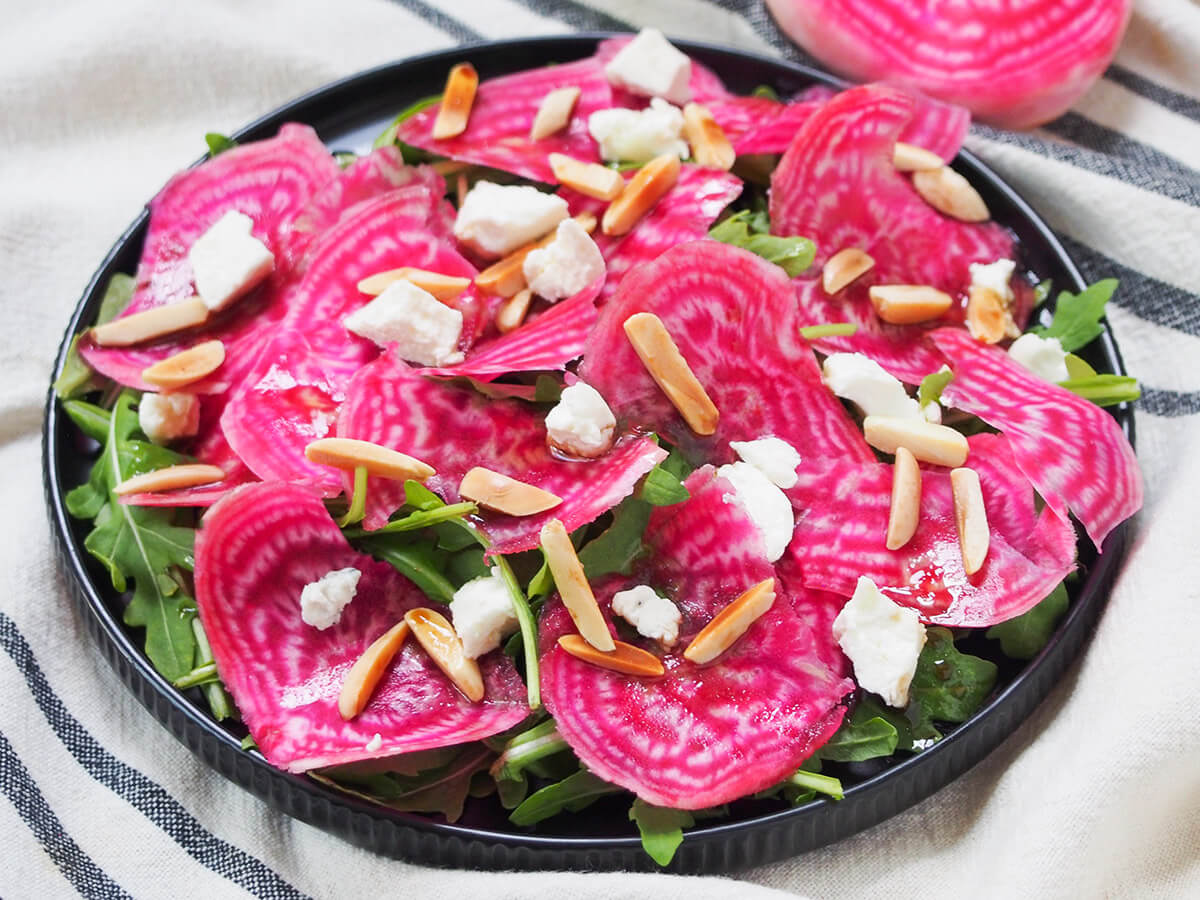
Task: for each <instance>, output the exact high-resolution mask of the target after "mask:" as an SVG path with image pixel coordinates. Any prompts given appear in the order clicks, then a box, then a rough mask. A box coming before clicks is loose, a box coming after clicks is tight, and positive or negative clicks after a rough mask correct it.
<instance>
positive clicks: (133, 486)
mask: <svg viewBox="0 0 1200 900" xmlns="http://www.w3.org/2000/svg"><path fill="white" fill-rule="evenodd" d="M224 477H225V473H224V472H223V471H221V469H219V468H217V467H216V466H208V465H204V464H202V463H185V464H184V465H179V466H167V467H166V468H165V469H155V470H154V471H153V472H145V473H143V474H141V475H134V476H133V477H132V478H126V479H125V480H124V481H122V482H121V483H120V484H118V485H117V486H116V487H115V488H113V493H114V494H117V495H119V496H124V495H125V494H142V493H157V492H158V491H177V490H179V489H180V488H190V487H198V486H199V485H202V484H212V483H214V482H217V481H220V480H221V479H222V478H224Z"/></svg>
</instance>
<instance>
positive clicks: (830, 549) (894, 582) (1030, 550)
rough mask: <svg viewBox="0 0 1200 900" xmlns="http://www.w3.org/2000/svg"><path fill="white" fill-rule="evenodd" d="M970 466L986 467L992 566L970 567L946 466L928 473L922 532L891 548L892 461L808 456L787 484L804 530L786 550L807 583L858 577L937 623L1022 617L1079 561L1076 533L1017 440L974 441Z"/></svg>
mask: <svg viewBox="0 0 1200 900" xmlns="http://www.w3.org/2000/svg"><path fill="white" fill-rule="evenodd" d="M969 443H970V453H969V455H968V457H967V462H966V465H967V466H968V467H970V468H972V469H974V470H975V471H977V472H978V473H979V477H980V481H981V483H982V486H983V498H984V506H985V508H986V510H987V518H988V524H989V527H990V546H989V548H988V554H987V557H986V559H985V562H984V566H983V568H982V569H980V570H979V571H978V572H976V573H975V574H974V575H971V576H968V575H967V574H966V572H965V571H964V568H963V561H962V551H961V549H960V547H959V541H958V530H957V526H956V524H955V518H954V497H953V493H952V490H951V487H950V477H949V474H948V472H947V471H946V470H944V469H935V468H930V469H927V470H926V471H924V472H923V473H922V485H921V514H920V521H919V524H918V526H917V531H916V533H915V534H914V535H913V537H912V539H911V540H910V541H909V542H908V543H907V544H906V545H905V546H904V547H902V548H901V549H899V550H888V549H887V547H886V546H885V541H884V538H885V534H886V533H887V523H888V510H889V508H890V504H891V492H892V467H891V466H890V465H888V464H886V463H875V462H871V463H854V462H849V461H846V460H815V461H812V462H805V463H802V464H801V466H800V468H799V469H798V470H797V473H798V474H799V476H800V481H799V483H798V484H797V485H796V486H795V487H793V488H790V489H788V490H787V491H786V492H785V493H787V495H788V497H789V498H790V499H791V501H792V505H793V506H794V507H795V509H796V532H795V536H794V537H793V539H792V543H791V545H790V547H789V548H788V554H789V555H790V557H791V559H792V561H793V562H794V563H796V564H797V565H798V566H799V569H800V572H801V574H802V580H803V583H804V584H805V585H807V586H809V587H812V588H816V589H821V590H827V591H832V592H834V593H837V594H840V595H842V596H843V597H849V596H850V595H851V594H853V593H854V587H855V585H856V583H857V581H858V579H859V577H860V576H863V575H865V576H867V577H869V578H871V579H872V580H873V581H874V582H875V583H876V584H877V585H878V586H879V588H880V589H881V590H882V591H883V593H884V594H885V595H887V596H888V597H890V598H891V599H893V600H894V601H895V602H896V603H899V604H901V605H903V606H911V607H912V608H914V609H916V610H917V611H918V612H919V613H920V614H921V617H922V618H923V619H925V620H926V621H928V622H932V623H935V624H938V625H950V626H969V627H974V628H981V627H984V626H987V625H993V624H996V623H997V622H1003V621H1005V620H1006V619H1011V618H1013V617H1014V616H1017V615H1020V614H1021V613H1023V612H1025V611H1026V610H1027V609H1029V608H1030V607H1032V606H1034V605H1035V604H1037V603H1038V602H1039V601H1040V600H1042V599H1043V598H1044V597H1045V596H1046V595H1047V594H1049V593H1050V591H1051V590H1053V589H1054V587H1055V585H1057V584H1058V583H1059V582H1060V581H1062V580H1063V578H1065V577H1066V576H1067V575H1068V574H1069V573H1070V572H1071V571H1072V570H1073V569H1074V568H1075V531H1074V529H1073V528H1072V527H1071V525H1070V523H1069V522H1068V521H1067V520H1066V519H1065V518H1064V517H1063V516H1060V515H1059V514H1058V513H1056V512H1055V511H1054V510H1053V509H1051V508H1049V507H1046V508H1045V509H1043V510H1042V511H1041V513H1040V514H1039V513H1037V512H1036V510H1035V507H1034V494H1033V490H1032V488H1031V486H1030V484H1029V481H1028V479H1027V478H1026V477H1025V475H1024V473H1023V472H1022V471H1021V470H1020V469H1019V468H1018V467H1017V465H1016V463H1015V461H1014V459H1013V448H1012V446H1011V445H1010V442H1009V441H1008V440H1007V439H1006V438H1004V437H1001V436H997V435H992V434H980V435H974V436H973V437H971V438H970V439H969Z"/></svg>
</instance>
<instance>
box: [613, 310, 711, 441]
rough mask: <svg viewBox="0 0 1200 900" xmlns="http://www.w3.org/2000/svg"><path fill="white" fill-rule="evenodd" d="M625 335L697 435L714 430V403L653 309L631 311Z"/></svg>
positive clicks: (643, 363)
mask: <svg viewBox="0 0 1200 900" xmlns="http://www.w3.org/2000/svg"><path fill="white" fill-rule="evenodd" d="M625 336H626V337H628V338H629V343H631V344H632V345H633V349H634V351H635V352H636V353H637V355H638V358H639V359H640V360H641V361H642V365H644V366H645V367H646V371H647V372H649V373H650V377H651V378H653V379H654V380H655V382H656V383H657V384H658V386H659V387H660V388H662V391H663V393H664V394H666V395H667V399H669V400H670V401H671V403H672V404H673V405H674V406H675V408H676V409H677V410H679V414H680V415H681V416H683V420H684V421H685V422H687V424H688V427H689V428H691V429H692V431H694V432H696V434H699V435H709V434H712V433H714V432H715V431H716V430H717V422H718V421H719V419H720V413H719V412H718V410H717V406H716V404H715V403H713V402H712V398H711V397H709V396H708V392H707V391H705V390H704V385H702V384H701V383H700V381H699V379H698V378H696V375H695V373H694V372H692V368H691V366H689V365H688V362H687V360H686V359H684V358H683V354H682V353H680V352H679V347H678V346H676V344H675V341H674V340H673V339H672V338H671V334H670V332H668V331H667V326H666V325H664V324H663V322H662V319H660V318H659V317H658V316H656V315H654V313H646V312H642V313H634V314H633V315H632V316H630V317H629V318H628V319H626V320H625Z"/></svg>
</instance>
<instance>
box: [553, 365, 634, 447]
mask: <svg viewBox="0 0 1200 900" xmlns="http://www.w3.org/2000/svg"><path fill="white" fill-rule="evenodd" d="M616 428H617V420H616V417H615V416H613V413H612V410H611V409H609V408H608V404H607V403H605V402H604V397H603V396H601V394H600V392H599V391H598V390H596V389H595V388H594V387H592V386H591V385H590V384H587V383H586V382H583V381H577V382H575V384H572V385H570V386H568V387H566V388H564V389H563V392H562V395H561V396H560V397H559V399H558V404H557V405H556V406H555V407H554V408H553V409H551V410H550V412H548V413H546V436H547V437H548V438H549V439H550V443H551V444H553V445H554V446H555V447H558V448H559V449H560V450H563V451H565V452H566V453H570V454H573V455H575V456H586V457H597V456H603V455H604V454H605V453H607V452H608V448H609V447H611V446H612V443H613V435H614V433H615V432H616Z"/></svg>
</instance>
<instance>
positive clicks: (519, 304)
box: [496, 288, 533, 334]
mask: <svg viewBox="0 0 1200 900" xmlns="http://www.w3.org/2000/svg"><path fill="white" fill-rule="evenodd" d="M531 302H533V291H531V290H530V289H529V288H525V290H523V291H517V292H516V293H515V294H513V295H512V296H511V297H509V298H508V299H507V300H505V301H504V305H503V306H501V307H500V309H499V311H498V312H497V313H496V328H497V330H499V332H500V333H501V334H508V333H509V332H510V331H513V330H515V329H517V328H520V327H521V323H522V322H524V321H525V316H526V315H527V314H528V313H529V304H530V303H531Z"/></svg>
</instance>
